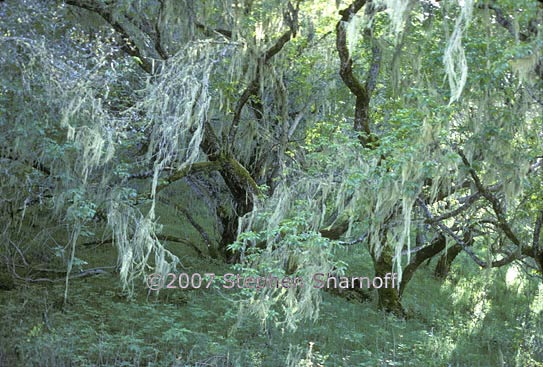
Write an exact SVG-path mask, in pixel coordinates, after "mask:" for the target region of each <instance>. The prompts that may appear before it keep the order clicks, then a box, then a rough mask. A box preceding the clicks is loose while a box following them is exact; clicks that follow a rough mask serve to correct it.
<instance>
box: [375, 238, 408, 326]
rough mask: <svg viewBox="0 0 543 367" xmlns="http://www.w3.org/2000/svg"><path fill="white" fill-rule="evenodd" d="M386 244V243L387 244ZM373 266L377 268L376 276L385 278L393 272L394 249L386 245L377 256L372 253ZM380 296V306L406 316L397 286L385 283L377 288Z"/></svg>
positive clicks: (397, 314)
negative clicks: (385, 284)
mask: <svg viewBox="0 0 543 367" xmlns="http://www.w3.org/2000/svg"><path fill="white" fill-rule="evenodd" d="M385 245H386V244H385ZM372 258H373V267H374V269H375V276H376V277H381V278H382V279H385V277H386V276H387V274H389V276H390V273H392V251H391V249H389V248H387V247H386V246H384V248H383V250H382V251H381V253H380V254H379V256H377V255H376V254H374V253H372ZM377 294H378V297H379V308H380V309H382V310H385V311H387V312H391V313H393V314H395V315H396V316H400V317H404V316H405V311H404V309H403V307H402V304H401V302H400V293H399V290H398V288H397V287H394V288H392V287H391V286H390V284H389V287H385V286H384V285H383V286H382V287H381V288H378V289H377Z"/></svg>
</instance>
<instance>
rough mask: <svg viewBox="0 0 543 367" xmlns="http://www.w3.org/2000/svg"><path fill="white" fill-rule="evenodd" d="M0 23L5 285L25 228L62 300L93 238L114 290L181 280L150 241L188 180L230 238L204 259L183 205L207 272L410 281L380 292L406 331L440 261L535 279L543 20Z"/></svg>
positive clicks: (67, 15)
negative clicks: (347, 269) (60, 279)
mask: <svg viewBox="0 0 543 367" xmlns="http://www.w3.org/2000/svg"><path fill="white" fill-rule="evenodd" d="M338 4H339V5H342V4H341V2H338ZM22 6H30V7H31V8H32V9H34V11H35V12H36V14H35V16H34V17H32V18H31V17H30V16H28V19H26V20H25V21H28V22H33V23H32V24H34V25H35V26H34V27H32V28H31V29H27V28H24V27H22V26H21V25H20V24H19V23H18V19H19V18H18V17H17V16H11V15H14V14H17V15H19V14H23V13H24V12H23V11H22V9H21V8H20V7H22ZM2 11H3V12H4V13H5V15H6V16H5V17H3V18H5V19H8V23H6V25H5V26H3V28H2V29H1V31H2V38H1V42H2V44H3V45H4V46H5V48H4V49H5V50H6V52H5V53H4V55H5V56H2V57H3V58H4V59H5V60H3V61H6V62H4V63H3V69H2V78H3V80H5V81H6V83H3V87H2V88H3V89H2V91H1V94H0V97H1V98H2V100H3V104H2V105H3V106H8V108H6V109H5V110H3V111H2V125H0V129H1V132H2V135H1V136H2V137H1V138H0V154H1V159H2V163H3V164H4V165H5V175H4V177H3V178H2V181H1V182H0V185H1V187H2V194H3V198H2V202H1V203H0V205H1V213H2V217H3V218H5V219H6V221H5V223H6V224H5V225H4V226H3V228H2V233H3V235H2V236H3V237H4V243H6V244H10V246H9V249H8V253H9V254H10V256H9V257H10V259H11V261H10V267H12V268H13V269H12V270H13V271H14V272H15V273H16V271H15V270H14V269H15V268H16V265H15V262H16V261H15V259H19V260H17V262H19V263H21V264H24V263H26V262H27V260H26V257H25V256H23V255H24V254H23V252H24V251H22V249H21V246H20V243H21V240H20V239H18V240H17V241H15V239H16V238H17V237H18V236H20V233H19V232H18V231H17V227H18V226H21V225H22V224H23V223H24V225H29V224H30V223H31V222H32V220H35V218H41V217H45V216H47V217H48V218H51V219H50V221H48V222H45V223H44V222H43V221H40V222H39V224H38V225H40V226H41V227H42V229H43V230H44V231H46V232H47V233H49V234H51V236H52V237H57V238H63V240H61V242H67V243H68V244H69V245H70V246H69V251H68V252H69V259H68V262H67V263H68V271H67V273H66V284H68V279H69V276H70V271H71V268H72V267H73V266H74V264H76V263H77V261H80V260H81V259H77V257H76V256H75V255H76V248H77V245H78V244H81V243H82V242H84V241H86V240H84V238H87V239H88V240H89V241H91V242H93V241H96V238H97V237H102V238H104V239H105V240H106V241H111V242H113V243H115V245H116V246H117V249H118V253H119V268H120V273H121V276H122V280H123V283H124V285H125V286H130V285H131V284H132V283H133V281H134V280H135V279H137V278H138V277H139V276H140V275H142V274H143V273H145V271H146V270H147V269H148V268H149V266H154V267H155V268H156V270H157V271H160V272H168V271H169V269H173V268H175V266H176V264H178V262H179V259H178V257H177V256H176V254H174V253H172V252H171V251H169V250H168V248H167V246H165V245H164V243H165V242H166V241H178V242H182V241H183V239H181V238H175V237H174V236H171V235H170V234H168V233H164V232H161V228H160V225H161V218H160V217H161V216H160V213H159V212H158V209H157V206H158V204H157V200H158V199H159V198H160V197H161V193H163V192H164V191H165V190H166V189H167V188H168V187H169V186H172V185H173V184H175V183H177V182H180V181H182V180H185V181H186V180H188V179H190V178H191V177H192V178H194V177H198V179H199V180H201V181H203V182H205V183H206V185H207V186H208V187H212V188H210V189H207V191H208V192H209V197H211V198H212V199H211V200H209V201H210V202H211V204H210V207H211V208H212V209H213V212H214V217H215V221H216V223H217V226H218V227H219V228H220V232H221V234H220V238H221V241H220V243H219V244H218V245H217V246H215V245H214V244H213V243H212V241H211V240H209V237H210V236H209V234H208V229H207V228H204V226H203V225H202V224H201V223H198V221H196V220H194V218H192V217H191V213H190V210H188V209H187V208H183V207H182V205H181V208H180V209H179V212H181V213H183V214H184V215H185V216H186V217H187V218H188V221H189V223H190V224H191V226H192V227H194V228H195V229H196V230H197V231H198V232H199V233H200V234H201V236H202V238H203V239H204V241H205V242H206V243H207V245H208V246H209V248H208V249H206V250H200V249H198V248H197V250H198V251H200V253H201V254H202V256H207V255H211V256H214V257H216V258H220V259H223V260H225V259H227V260H230V261H234V262H238V263H239V266H240V269H243V270H247V271H251V270H252V271H254V270H255V269H269V268H271V269H274V271H277V272H278V273H280V274H298V275H303V276H308V275H309V274H311V273H312V272H315V271H316V270H317V269H318V270H319V271H322V272H327V271H330V272H334V271H336V272H341V270H342V268H343V267H344V264H342V262H340V261H338V259H337V258H336V257H335V255H334V249H335V248H336V247H337V246H347V245H350V246H355V245H359V244H364V245H365V249H366V250H367V251H369V253H370V255H371V258H372V259H373V266H374V269H375V274H376V275H377V276H383V275H384V274H386V273H389V272H392V271H395V272H398V273H400V275H402V283H401V287H400V289H399V291H398V290H396V289H390V288H382V289H380V290H378V294H379V304H380V306H381V307H382V308H383V309H386V310H388V311H391V312H394V313H396V314H398V315H404V310H403V307H402V305H401V295H402V292H403V291H404V290H405V289H406V286H407V284H408V282H409V280H410V279H411V277H412V276H413V274H414V272H415V271H416V270H417V269H418V267H419V266H420V265H421V264H422V263H423V262H425V261H427V260H430V259H432V258H434V257H437V256H440V259H441V260H440V261H439V263H438V268H437V269H436V272H437V273H439V274H446V273H447V269H448V267H450V264H451V263H452V261H454V259H455V257H456V256H458V255H459V254H461V253H466V254H467V255H468V256H470V257H471V258H472V259H473V260H474V261H475V262H476V263H477V264H478V265H480V266H481V267H488V266H503V265H506V264H509V263H511V262H513V261H515V262H522V263H523V264H524V266H526V267H527V268H528V269H530V270H529V271H533V272H535V273H537V274H541V272H542V265H543V258H542V256H543V255H542V251H543V250H542V246H541V243H540V231H541V222H542V214H541V210H542V207H541V204H540V202H539V201H540V200H539V199H540V195H539V191H540V186H541V185H540V181H539V180H540V179H539V174H538V173H539V170H540V162H539V161H540V159H541V158H540V153H539V149H540V141H539V139H540V137H539V134H540V132H541V131H540V126H538V125H537V121H539V120H540V119H541V105H542V102H541V96H540V90H541V83H542V82H543V80H542V79H543V77H542V70H543V67H542V66H541V65H542V61H541V57H540V56H541V55H540V53H539V48H540V43H541V34H542V32H541V30H540V28H541V12H542V11H541V5H540V4H539V3H538V2H536V1H533V0H525V1H523V2H521V3H518V2H511V1H506V0H503V1H495V2H494V1H493V2H486V3H483V4H475V3H474V2H473V1H464V2H460V1H444V2H434V1H412V2H398V1H388V0H387V1H382V2H376V1H365V0H355V1H353V2H352V3H350V4H344V6H343V5H342V6H339V7H337V8H336V7H335V6H334V5H333V4H329V2H326V1H315V2H311V3H310V2H303V1H284V0H273V1H263V2H254V1H242V2H239V1H226V2H225V1H206V2H196V3H195V2H192V1H171V0H161V1H139V2H131V1H118V2H103V1H98V0H67V1H65V2H62V3H59V4H52V3H47V4H42V3H38V2H34V1H27V2H26V3H24V4H22V5H21V4H19V5H15V6H13V7H10V8H7V7H6V8H2ZM338 11H339V13H338ZM507 14H509V16H508V15H507ZM51 18H53V19H62V20H63V22H61V24H62V25H61V26H59V27H56V26H54V25H52V24H51V23H50V22H49V21H48V20H49V19H51ZM83 20H84V21H83ZM516 24H518V27H517V26H516ZM40 39H47V40H48V42H41V41H40ZM336 52H337V53H336ZM445 79H446V80H447V82H443V80H445ZM488 142H493V144H492V145H491V146H488ZM175 204H176V205H178V206H180V204H178V203H175ZM51 223H54V225H51ZM238 224H239V225H238ZM60 229H62V231H63V232H64V234H61V233H58V232H59V231H60ZM238 235H239V236H238ZM28 240H29V241H31V240H33V241H34V243H35V242H36V241H38V239H37V238H34V239H31V238H28ZM101 241H103V240H101ZM98 242H100V241H98ZM526 243H529V245H526ZM229 246H230V249H231V250H234V251H235V252H229V250H228V249H229ZM60 247H62V248H63V246H60ZM363 250H364V249H362V251H363ZM334 269H335V270H334ZM266 295H267V296H270V294H265V293H261V294H260V296H266ZM273 295H276V294H275V293H274V294H273ZM253 296H255V297H256V296H258V295H253ZM319 297H320V296H319V294H318V291H311V290H310V289H308V290H307V292H303V293H298V292H296V291H295V290H292V291H289V292H286V293H284V294H279V295H278V297H268V300H269V302H268V303H266V302H264V300H263V299H260V303H258V305H259V307H260V311H262V310H264V311H266V312H267V311H269V310H271V308H272V307H273V305H274V302H279V301H286V302H287V304H289V305H290V306H291V307H289V308H288V310H289V311H287V316H289V317H290V319H289V318H287V322H288V323H289V325H290V326H295V321H296V320H298V317H306V316H312V317H316V316H317V314H318V312H317V311H318V307H315V306H317V305H318V301H319V299H320V298H319ZM263 304H264V305H267V306H268V307H263V306H262V305H263Z"/></svg>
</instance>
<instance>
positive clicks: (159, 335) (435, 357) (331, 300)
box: [0, 252, 543, 367]
mask: <svg viewBox="0 0 543 367" xmlns="http://www.w3.org/2000/svg"><path fill="white" fill-rule="evenodd" d="M104 253H105V252H104ZM346 255H347V256H349V257H350V259H351V260H352V261H351V264H352V265H351V268H350V269H349V271H350V272H352V273H358V274H360V272H365V271H366V270H367V268H365V267H367V261H366V260H367V259H365V257H364V256H363V255H355V254H352V253H351V254H346ZM357 256H358V258H357ZM185 262H186V263H187V264H189V263H190V264H191V269H189V271H200V272H204V271H206V272H207V271H210V272H216V273H217V274H222V273H225V272H226V271H228V270H229V269H228V267H227V266H226V265H224V264H220V263H210V262H208V261H203V260H198V259H196V258H192V257H187V258H186V259H185ZM430 270H431V267H427V268H423V269H421V271H420V272H419V273H418V274H417V275H416V276H415V278H414V279H413V280H412V283H411V284H410V286H409V289H408V290H407V291H406V296H405V299H404V305H405V307H406V308H407V311H408V314H409V315H410V317H409V318H408V319H407V320H399V319H396V318H395V317H393V316H390V315H386V314H384V313H382V312H379V311H377V308H376V303H375V300H373V301H369V302H367V303H357V302H351V301H346V300H345V299H343V298H340V297H337V296H334V295H331V294H328V293H324V294H323V302H322V304H321V312H320V318H319V320H318V321H317V322H314V323H313V322H307V323H304V324H302V325H300V326H299V328H298V329H297V330H296V331H295V332H286V331H284V330H281V328H275V327H273V326H271V327H269V328H268V330H262V328H261V324H260V322H259V320H256V319H253V318H251V317H244V318H240V317H239V314H238V307H237V304H236V302H235V301H234V302H233V301H232V300H233V299H235V298H236V292H228V293H226V292H225V291H224V290H222V291H220V290H218V289H207V290H193V291H181V290H164V291H162V292H161V293H160V295H159V296H158V297H157V296H154V295H151V296H149V295H148V294H147V291H146V289H145V287H144V285H143V284H141V285H139V287H138V288H137V290H136V294H135V297H134V298H132V299H127V298H126V297H124V296H123V295H122V294H121V290H120V289H119V288H118V278H117V277H116V276H115V275H114V274H104V275H99V276H95V277H91V278H86V279H78V280H73V281H72V282H71V284H70V294H69V299H68V303H67V304H66V305H63V294H64V284H63V283H62V282H59V283H55V284H20V283H18V287H17V288H16V289H14V290H10V291H2V292H0V305H1V306H0V307H1V318H2V320H1V328H0V365H2V366H18V365H20V366H230V365H231V366H263V367H272V366H318V365H323V366H523V367H524V366H532V367H535V366H543V363H542V361H543V341H542V337H543V320H542V319H543V317H542V309H543V288H542V287H541V286H540V285H538V284H537V283H535V282H529V281H527V280H526V279H525V277H524V276H523V275H522V274H520V273H515V272H514V271H512V270H509V271H507V270H495V271H492V272H487V273H485V275H484V276H480V273H479V276H477V277H476V276H474V274H475V269H472V268H471V267H470V266H469V263H462V262H459V263H458V264H457V265H456V268H455V269H454V276H453V277H451V278H450V279H449V280H447V281H446V282H443V283H442V282H438V281H437V280H436V279H434V278H433V277H432V276H431V275H430V274H431V272H430ZM538 286H539V288H538ZM530 310H531V311H530ZM236 325H237V327H235V326H236Z"/></svg>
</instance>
